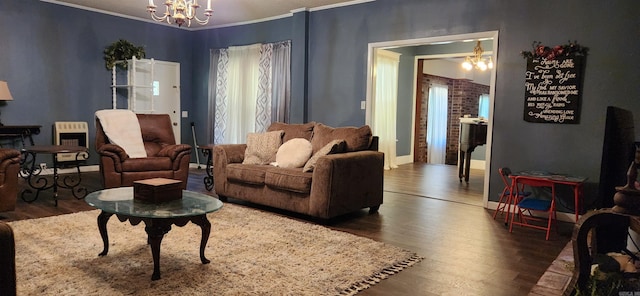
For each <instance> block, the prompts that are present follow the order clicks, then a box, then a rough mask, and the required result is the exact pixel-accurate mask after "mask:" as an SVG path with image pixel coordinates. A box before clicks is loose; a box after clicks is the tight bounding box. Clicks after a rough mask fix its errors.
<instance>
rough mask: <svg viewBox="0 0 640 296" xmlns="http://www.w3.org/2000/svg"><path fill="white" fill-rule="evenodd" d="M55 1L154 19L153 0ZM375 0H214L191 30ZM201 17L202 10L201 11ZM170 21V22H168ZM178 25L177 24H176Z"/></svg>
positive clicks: (160, 9)
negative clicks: (206, 15) (206, 16)
mask: <svg viewBox="0 0 640 296" xmlns="http://www.w3.org/2000/svg"><path fill="white" fill-rule="evenodd" d="M41 1H43V2H48V3H52V4H59V5H65V6H70V7H75V8H79V9H85V10H90V11H95V12H100V13H106V14H112V15H117V16H122V17H127V18H132V19H136V20H142V21H151V22H152V20H151V17H150V15H149V13H148V12H147V10H146V9H147V5H148V4H149V0H99V1H98V0H41ZM371 1H375V0H356V1H354V0H211V7H212V8H213V16H212V17H211V19H210V21H209V23H208V24H207V25H205V26H202V25H199V24H197V23H195V22H192V24H191V27H190V28H186V25H184V27H185V28H184V29H187V30H198V29H203V28H215V27H224V26H230V25H238V24H243V23H251V22H257V21H261V20H269V19H276V18H281V17H285V16H289V15H291V13H292V11H297V10H303V9H307V10H309V11H313V10H321V9H327V8H333V7H338V6H346V5H353V4H358V3H364V2H371ZM164 2H165V0H154V3H155V5H156V6H157V8H156V11H157V12H156V13H157V14H163V13H164V11H165V6H164ZM198 3H199V4H200V6H201V8H200V10H204V9H203V8H206V6H207V1H206V0H199V1H198ZM198 15H199V16H200V18H203V17H202V14H198ZM164 24H166V22H165V23H164ZM172 26H177V25H172Z"/></svg>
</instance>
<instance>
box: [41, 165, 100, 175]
mask: <svg viewBox="0 0 640 296" xmlns="http://www.w3.org/2000/svg"><path fill="white" fill-rule="evenodd" d="M99 170H100V166H98V165H81V166H80V172H81V173H82V172H97V171H99ZM76 172H77V170H76V168H62V169H58V174H73V173H76ZM40 175H53V169H52V168H47V169H44V170H42V172H41V173H40Z"/></svg>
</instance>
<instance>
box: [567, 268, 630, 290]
mask: <svg viewBox="0 0 640 296" xmlns="http://www.w3.org/2000/svg"><path fill="white" fill-rule="evenodd" d="M630 275H631V274H625V273H622V272H611V273H605V272H601V271H599V270H596V271H595V273H594V274H593V275H592V276H591V277H589V281H588V282H587V287H586V291H580V289H576V293H575V295H576V296H619V295H634V292H638V291H640V282H639V280H638V278H637V274H635V273H634V274H633V276H630ZM629 292H631V294H629Z"/></svg>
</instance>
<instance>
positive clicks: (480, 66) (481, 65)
mask: <svg viewBox="0 0 640 296" xmlns="http://www.w3.org/2000/svg"><path fill="white" fill-rule="evenodd" d="M476 66H477V67H478V69H480V70H482V71H484V70H487V64H485V62H484V61H483V60H480V61H478V64H476Z"/></svg>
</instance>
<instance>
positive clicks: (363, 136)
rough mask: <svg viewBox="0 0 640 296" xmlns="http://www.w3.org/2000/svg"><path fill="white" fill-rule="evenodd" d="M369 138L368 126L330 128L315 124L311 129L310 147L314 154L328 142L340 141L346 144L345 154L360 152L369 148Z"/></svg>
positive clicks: (369, 129)
mask: <svg viewBox="0 0 640 296" xmlns="http://www.w3.org/2000/svg"><path fill="white" fill-rule="evenodd" d="M371 137H372V133H371V128H370V127H369V126H368V125H364V126H361V127H338V128H332V127H330V126H326V125H324V124H322V123H317V124H316V126H315V127H314V128H313V138H311V145H312V146H313V152H314V153H315V152H317V151H318V150H320V148H322V147H324V146H325V145H327V144H328V143H329V142H331V141H333V140H340V139H342V140H344V141H345V144H346V147H345V152H352V151H361V150H366V149H368V148H369V146H370V145H371Z"/></svg>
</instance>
